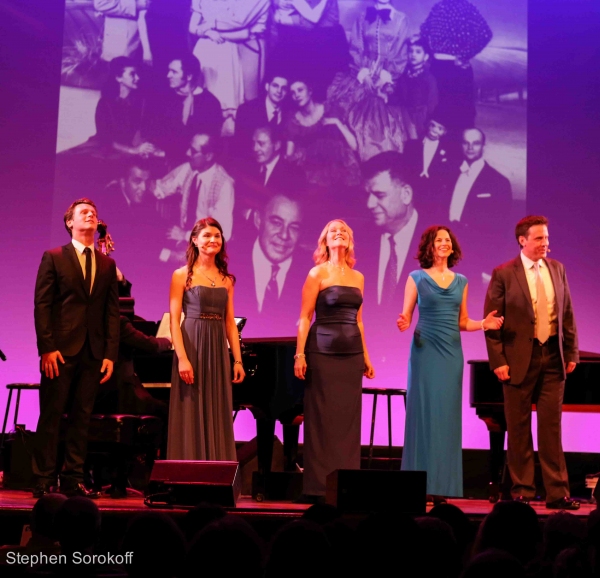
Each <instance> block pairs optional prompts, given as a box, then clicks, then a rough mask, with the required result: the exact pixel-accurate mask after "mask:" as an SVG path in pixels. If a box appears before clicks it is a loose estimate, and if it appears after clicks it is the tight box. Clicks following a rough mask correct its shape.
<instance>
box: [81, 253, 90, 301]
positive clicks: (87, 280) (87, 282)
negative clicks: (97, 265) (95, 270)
mask: <svg viewBox="0 0 600 578" xmlns="http://www.w3.org/2000/svg"><path fill="white" fill-rule="evenodd" d="M83 254H84V255H85V279H84V280H83V286H84V287H85V291H86V293H87V295H89V294H90V293H91V292H92V251H91V250H90V248H89V247H86V248H85V249H84V250H83Z"/></svg>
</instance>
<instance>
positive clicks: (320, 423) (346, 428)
mask: <svg viewBox="0 0 600 578" xmlns="http://www.w3.org/2000/svg"><path fill="white" fill-rule="evenodd" d="M361 304H362V295H361V292H360V289H358V288H357V287H345V286H342V285H333V286H331V287H326V288H325V289H323V290H322V291H321V292H320V293H319V295H318V297H317V304H316V307H315V310H316V319H315V322H314V323H313V325H312V327H311V328H310V331H309V334H308V339H307V343H306V364H307V371H306V388H305V391H304V476H303V477H304V480H303V492H304V493H305V494H307V495H313V496H324V495H325V482H326V478H327V475H328V474H330V473H331V472H333V471H334V470H337V469H346V470H358V469H360V417H361V407H362V401H361V398H362V377H363V372H364V354H363V346H362V339H361V335H360V329H359V328H358V324H357V323H356V315H357V313H358V310H359V309H360V306H361Z"/></svg>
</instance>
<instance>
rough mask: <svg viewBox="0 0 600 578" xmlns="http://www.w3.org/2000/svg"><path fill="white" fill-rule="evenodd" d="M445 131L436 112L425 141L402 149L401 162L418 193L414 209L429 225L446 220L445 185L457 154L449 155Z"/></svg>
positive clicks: (444, 124) (412, 142) (410, 141)
mask: <svg viewBox="0 0 600 578" xmlns="http://www.w3.org/2000/svg"><path fill="white" fill-rule="evenodd" d="M446 127H447V121H446V118H445V115H444V114H443V113H442V112H440V110H439V109H436V110H435V111H434V112H433V114H432V115H431V116H430V118H429V122H428V123H427V133H426V135H425V137H424V138H423V139H421V140H409V141H407V142H406V143H405V145H404V159H405V160H406V162H407V164H408V166H409V167H410V169H411V171H412V173H413V175H412V177H411V178H412V180H413V185H414V187H415V188H416V189H417V191H418V197H419V199H418V201H419V202H418V206H417V209H419V212H420V213H421V215H423V216H426V217H427V221H428V222H431V223H445V222H446V221H447V220H448V200H447V199H448V185H449V179H450V178H451V176H450V173H451V172H452V169H451V167H452V166H453V164H452V160H453V158H454V160H456V154H454V155H453V154H452V153H453V147H452V145H451V143H450V142H449V141H448V139H447V138H446V134H447V132H448V130H447V128H446ZM454 152H455V151H454Z"/></svg>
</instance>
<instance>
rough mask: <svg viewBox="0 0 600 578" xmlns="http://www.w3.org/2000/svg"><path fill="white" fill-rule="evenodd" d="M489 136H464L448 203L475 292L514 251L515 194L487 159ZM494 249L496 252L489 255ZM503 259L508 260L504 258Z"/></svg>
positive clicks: (475, 132) (471, 133)
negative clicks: (512, 219)
mask: <svg viewBox="0 0 600 578" xmlns="http://www.w3.org/2000/svg"><path fill="white" fill-rule="evenodd" d="M485 142H486V139H485V134H484V133H483V132H482V131H481V130H479V129H477V128H470V129H467V130H465V131H463V133H462V144H461V146H462V153H463V160H462V163H461V164H460V166H459V167H457V168H456V172H455V177H454V179H453V181H451V184H450V187H449V199H448V200H447V201H446V206H447V208H448V214H447V216H446V217H445V219H449V221H450V223H449V224H450V227H452V230H453V232H454V234H455V235H456V236H457V238H458V240H459V242H460V244H461V247H462V248H463V255H464V263H463V264H464V266H465V267H467V268H468V269H467V271H464V272H465V273H466V274H467V277H468V278H469V282H470V284H471V288H473V287H474V284H475V283H479V284H481V283H482V282H483V281H485V282H487V281H488V280H489V274H490V272H491V269H492V266H493V263H492V262H490V256H491V255H492V254H493V255H495V257H496V258H498V256H499V254H500V255H504V254H505V253H506V252H507V251H508V250H509V247H510V235H509V234H508V233H507V231H510V228H511V227H510V221H509V219H510V216H511V214H510V213H511V205H512V193H511V187H510V182H509V180H508V179H507V178H506V177H505V176H503V175H501V174H500V173H499V172H498V171H497V170H496V169H494V168H493V167H491V166H490V165H489V164H488V162H487V161H485V160H484V158H483V153H484V148H485ZM489 247H494V248H495V252H494V253H492V252H491V251H489ZM500 258H501V259H502V258H504V257H502V256H501V257H500Z"/></svg>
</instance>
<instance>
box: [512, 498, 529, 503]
mask: <svg viewBox="0 0 600 578" xmlns="http://www.w3.org/2000/svg"><path fill="white" fill-rule="evenodd" d="M530 501H531V498H528V497H526V496H517V497H516V498H513V502H521V503H522V504H529V502H530Z"/></svg>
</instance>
